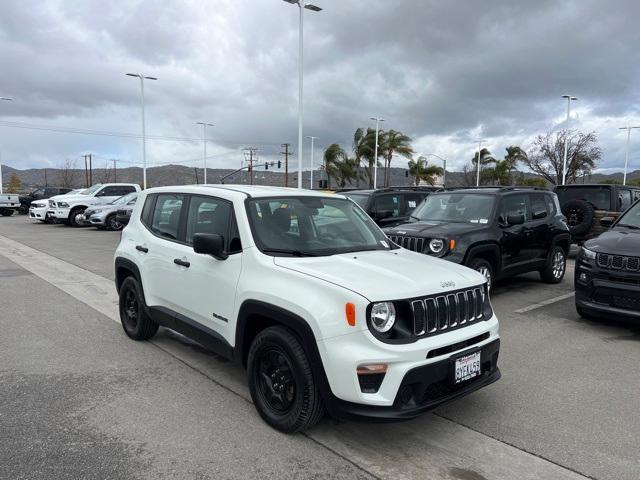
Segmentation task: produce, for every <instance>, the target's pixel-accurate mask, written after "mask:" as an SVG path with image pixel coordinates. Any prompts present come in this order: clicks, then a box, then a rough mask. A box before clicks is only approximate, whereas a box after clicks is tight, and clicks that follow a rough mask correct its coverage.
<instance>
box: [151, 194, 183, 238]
mask: <svg viewBox="0 0 640 480" xmlns="http://www.w3.org/2000/svg"><path fill="white" fill-rule="evenodd" d="M183 202H184V195H174V194H171V193H160V194H158V198H157V200H156V205H155V208H154V210H153V218H152V220H151V226H150V227H149V228H150V229H151V231H152V232H153V233H155V234H156V235H159V236H161V237H165V238H168V239H171V240H175V239H177V238H178V227H179V225H180V211H181V210H182V203H183Z"/></svg>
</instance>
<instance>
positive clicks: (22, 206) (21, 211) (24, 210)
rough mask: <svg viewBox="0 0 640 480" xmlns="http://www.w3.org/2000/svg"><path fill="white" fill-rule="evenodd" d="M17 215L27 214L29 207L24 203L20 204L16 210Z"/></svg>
mask: <svg viewBox="0 0 640 480" xmlns="http://www.w3.org/2000/svg"><path fill="white" fill-rule="evenodd" d="M18 213H19V214H20V215H26V214H27V213H29V205H27V204H26V203H21V204H20V208H18Z"/></svg>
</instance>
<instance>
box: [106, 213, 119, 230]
mask: <svg viewBox="0 0 640 480" xmlns="http://www.w3.org/2000/svg"><path fill="white" fill-rule="evenodd" d="M112 221H115V222H116V223H117V225H118V226H117V227H115V228H114V227H113V226H112V225H111V222H112ZM104 223H105V225H106V227H107V230H111V231H112V232H117V231H118V230H122V225H120V224H119V223H118V222H117V220H116V214H115V213H112V214H111V215H109V216H108V217H107V219H106V220H105V222H104Z"/></svg>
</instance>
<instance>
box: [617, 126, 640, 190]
mask: <svg viewBox="0 0 640 480" xmlns="http://www.w3.org/2000/svg"><path fill="white" fill-rule="evenodd" d="M633 128H640V127H632V126H630V125H628V126H626V127H620V128H619V129H618V130H626V131H627V152H626V154H625V157H624V176H623V177H622V184H623V185H626V184H627V167H628V166H629V140H631V130H632V129H633Z"/></svg>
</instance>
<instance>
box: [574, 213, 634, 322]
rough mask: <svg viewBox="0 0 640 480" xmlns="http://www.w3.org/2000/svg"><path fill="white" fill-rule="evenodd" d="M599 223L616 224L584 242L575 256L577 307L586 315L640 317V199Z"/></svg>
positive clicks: (605, 225) (603, 225) (605, 226)
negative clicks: (616, 216)
mask: <svg viewBox="0 0 640 480" xmlns="http://www.w3.org/2000/svg"><path fill="white" fill-rule="evenodd" d="M600 223H601V225H602V227H604V228H607V227H609V226H611V225H612V224H613V226H612V228H611V229H610V230H609V231H607V232H604V233H603V234H602V235H600V236H599V237H597V238H594V239H592V240H588V241H587V242H585V243H584V245H583V246H582V249H581V250H580V253H579V254H578V257H577V259H576V271H575V286H576V310H577V311H578V313H579V314H580V315H581V316H583V317H592V316H607V317H609V318H613V319H615V318H619V317H627V318H632V319H635V320H640V201H638V202H636V203H634V204H633V206H632V207H631V208H629V209H628V210H627V211H626V212H625V213H624V214H623V215H622V216H621V217H619V218H618V219H617V220H614V219H613V218H612V217H605V218H603V219H602V220H601V221H600Z"/></svg>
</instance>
